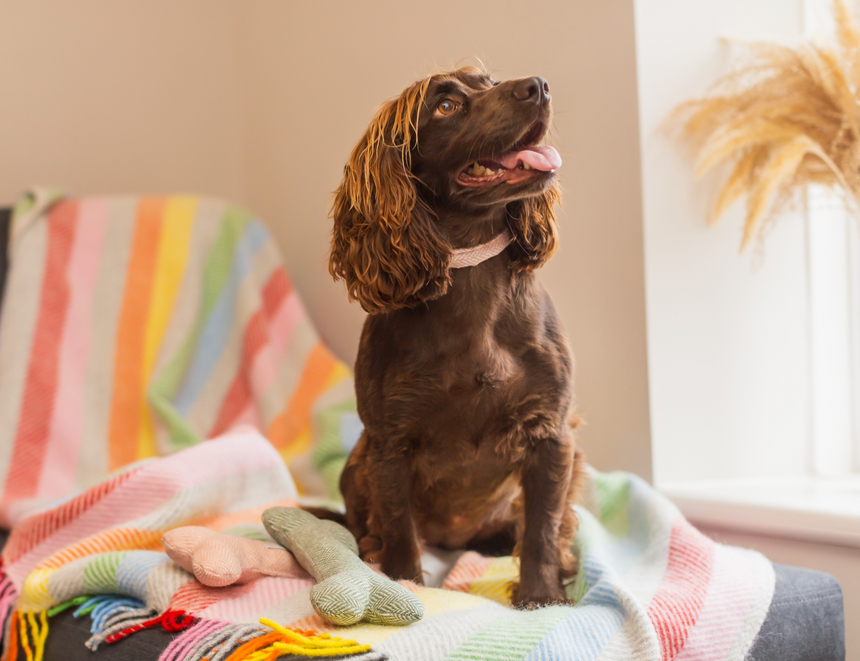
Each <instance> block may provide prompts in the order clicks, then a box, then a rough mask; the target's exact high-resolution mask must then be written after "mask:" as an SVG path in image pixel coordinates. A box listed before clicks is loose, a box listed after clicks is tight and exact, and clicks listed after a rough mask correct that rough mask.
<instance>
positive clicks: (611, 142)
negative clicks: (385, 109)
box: [242, 0, 650, 477]
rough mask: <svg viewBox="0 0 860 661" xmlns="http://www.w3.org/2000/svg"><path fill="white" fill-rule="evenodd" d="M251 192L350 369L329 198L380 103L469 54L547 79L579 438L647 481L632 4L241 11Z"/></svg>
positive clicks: (389, 0) (327, 0)
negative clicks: (581, 426)
mask: <svg viewBox="0 0 860 661" xmlns="http://www.w3.org/2000/svg"><path fill="white" fill-rule="evenodd" d="M246 7H247V8H248V12H247V15H246V22H245V24H244V26H243V39H242V41H243V43H244V44H245V46H246V48H247V51H246V53H245V55H246V60H245V64H246V67H247V69H246V73H247V75H248V81H249V96H248V99H249V103H250V107H251V108H253V121H252V122H251V124H250V126H249V134H248V144H249V154H250V155H251V156H250V159H249V163H248V170H247V172H248V178H247V181H248V193H249V199H250V201H251V203H252V205H253V206H254V208H255V209H256V210H257V211H258V212H259V213H260V214H261V215H262V216H263V217H264V218H266V219H268V220H269V222H270V223H271V224H272V226H273V227H274V230H275V233H276V234H277V236H278V238H279V240H280V243H281V245H282V247H283V249H284V252H285V254H286V256H287V263H288V265H289V266H290V268H291V271H292V273H293V276H294V278H295V280H296V282H297V285H298V287H299V289H300V290H301V291H302V292H303V293H304V294H305V299H306V301H307V304H308V307H309V308H310V311H311V314H312V315H313V317H314V318H315V319H316V321H317V322H318V324H319V326H320V328H321V330H322V332H323V334H324V335H325V337H326V339H327V340H328V341H329V342H330V343H331V344H332V346H334V347H335V349H336V350H337V351H338V352H339V353H340V354H341V355H342V356H344V357H345V358H347V359H348V360H350V361H351V360H352V359H353V357H354V355H355V351H356V346H357V342H358V334H359V330H360V326H361V323H362V320H363V315H362V312H361V310H360V308H359V307H358V306H357V305H351V306H350V305H348V304H347V301H346V296H345V294H344V290H343V289H342V287H341V286H340V285H336V284H334V283H332V282H331V281H330V279H329V278H328V276H327V275H326V270H325V267H326V252H327V242H328V234H329V230H330V221H328V220H327V218H326V211H327V206H328V201H329V195H330V193H331V191H332V190H334V188H335V187H336V186H337V184H338V182H339V179H340V176H341V173H342V171H343V165H344V163H345V162H346V159H347V156H348V155H349V152H350V150H351V149H352V147H353V145H354V144H355V142H356V141H357V140H358V138H359V137H360V136H361V133H362V131H363V130H364V129H365V128H366V126H367V124H368V122H369V120H370V118H371V116H372V114H373V111H374V109H375V108H376V106H377V105H379V104H380V103H381V102H382V101H383V100H385V99H386V98H388V97H390V96H393V95H395V94H397V93H399V92H400V90H401V89H403V88H404V87H405V86H406V85H407V84H408V83H410V82H411V81H413V80H415V79H416V78H419V77H422V76H423V75H425V74H426V73H428V72H429V71H430V70H432V69H434V68H435V67H436V66H443V67H446V66H450V65H452V64H454V63H456V62H457V61H458V60H460V59H461V58H464V57H466V56H477V57H479V58H481V60H483V62H484V63H485V64H486V65H487V66H488V67H489V68H490V69H491V70H493V71H494V75H496V76H498V77H499V78H503V79H504V78H512V77H519V76H524V75H534V74H538V75H541V76H544V77H545V78H547V80H548V81H549V83H550V85H551V88H552V94H553V102H554V105H555V110H556V120H555V130H554V138H553V141H554V142H555V144H556V146H557V147H558V148H559V151H560V152H561V154H562V157H563V158H564V165H563V166H562V168H561V177H562V183H563V185H564V189H565V200H564V211H563V212H562V214H561V216H560V225H561V235H562V244H561V250H560V251H559V253H558V255H557V256H556V257H555V258H554V259H553V260H552V262H550V264H549V266H548V267H547V268H545V269H544V270H543V271H542V273H541V278H542V279H543V281H544V283H545V284H546V286H547V288H548V289H549V290H550V293H551V294H552V296H553V298H554V300H555V303H556V305H557V307H558V308H559V311H560V313H561V315H562V317H563V319H564V322H565V324H566V326H567V328H568V331H569V334H570V337H571V342H572V344H573V348H574V351H575V353H576V356H577V383H578V385H577V392H578V396H579V401H580V407H581V410H582V413H583V415H584V417H585V419H586V420H587V422H588V426H587V427H586V428H585V430H584V431H583V438H584V443H585V446H586V450H587V452H588V454H589V457H590V459H591V461H592V462H593V463H594V464H595V465H597V466H598V467H600V468H603V469H613V468H625V469H629V470H634V471H636V472H638V473H640V474H642V475H645V476H646V477H650V436H649V421H648V399H647V390H646V389H647V375H646V363H645V351H646V349H645V305H644V285H643V263H642V259H643V258H642V229H641V227H642V218H641V211H640V207H641V201H640V192H639V152H638V144H639V142H638V129H637V102H636V69H635V50H634V43H633V3H632V0H613V1H612V2H606V1H605V0H581V1H579V2H568V1H567V0H551V1H548V2H543V3H541V4H540V5H539V11H538V5H535V4H529V3H524V2H511V1H509V0H497V1H496V2H493V3H491V4H487V3H463V2H453V1H451V0H440V1H437V2H435V3H433V5H432V7H430V6H426V5H418V4H411V3H403V2H399V1H394V0H372V1H365V2H339V1H334V0H319V1H316V2H303V3H289V2H282V1H280V0H256V1H254V2H251V3H248V4H246Z"/></svg>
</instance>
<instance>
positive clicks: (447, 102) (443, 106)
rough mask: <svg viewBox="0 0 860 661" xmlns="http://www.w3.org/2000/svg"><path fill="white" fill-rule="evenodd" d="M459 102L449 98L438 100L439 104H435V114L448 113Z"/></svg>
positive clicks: (453, 109)
mask: <svg viewBox="0 0 860 661" xmlns="http://www.w3.org/2000/svg"><path fill="white" fill-rule="evenodd" d="M459 105H460V104H458V103H455V102H454V101H452V100H451V99H444V100H443V101H440V102H439V105H438V106H436V114H437V115H450V114H451V113H453V112H454V111H455V110H457V108H458V107H459Z"/></svg>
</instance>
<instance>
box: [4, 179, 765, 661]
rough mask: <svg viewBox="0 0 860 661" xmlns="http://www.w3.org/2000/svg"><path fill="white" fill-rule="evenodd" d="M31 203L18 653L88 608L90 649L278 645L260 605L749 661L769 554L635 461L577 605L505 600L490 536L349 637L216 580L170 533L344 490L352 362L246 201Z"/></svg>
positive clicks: (290, 588) (590, 528) (281, 585)
mask: <svg viewBox="0 0 860 661" xmlns="http://www.w3.org/2000/svg"><path fill="white" fill-rule="evenodd" d="M40 205H41V207H40ZM20 207H21V208H27V207H28V205H24V204H22V205H20ZM29 207H30V208H29V210H28V212H27V216H26V218H25V217H23V216H22V217H20V218H19V217H17V216H16V221H20V222H21V223H22V224H23V223H24V222H25V221H26V231H19V232H17V233H16V236H17V239H16V241H15V242H14V244H13V249H12V250H13V252H12V254H11V271H10V278H9V280H8V282H9V283H10V286H11V287H13V290H12V291H8V292H7V296H6V299H5V302H4V314H3V316H2V319H0V338H4V339H7V338H13V339H14V338H17V339H18V341H19V342H20V344H21V349H22V351H25V356H24V357H23V358H16V357H15V353H14V352H13V351H12V350H11V349H10V348H8V345H6V346H4V345H3V344H2V343H0V357H2V358H3V359H4V360H7V361H10V369H5V370H4V369H0V393H3V394H5V395H7V397H6V398H5V400H3V401H0V409H2V410H3V411H4V412H5V414H6V415H7V416H8V417H9V420H10V424H12V425H13V428H12V429H11V430H4V429H2V428H0V434H3V433H5V434H6V438H7V439H8V440H9V444H10V445H11V447H10V448H8V449H5V450H2V451H0V474H2V475H3V479H4V485H3V491H2V498H0V519H3V520H5V521H10V522H13V523H15V525H14V527H13V530H12V534H11V536H10V539H9V541H8V543H7V545H6V546H5V548H4V550H3V553H2V570H0V627H3V630H5V631H8V632H9V635H8V636H5V637H4V638H5V643H4V644H5V645H6V646H7V648H8V646H9V645H10V644H17V641H21V642H22V644H23V643H26V645H25V647H26V649H27V650H29V652H27V654H28V658H33V659H37V658H40V655H41V654H42V652H43V650H44V641H45V639H46V637H47V636H48V635H49V629H50V622H51V618H52V617H53V615H54V614H55V613H57V612H59V611H60V610H63V609H65V608H74V609H75V613H76V614H77V615H79V616H84V615H88V616H89V617H91V619H92V627H91V629H92V637H91V638H90V639H89V640H88V641H87V643H86V644H87V646H88V647H89V648H90V649H92V650H96V649H97V648H98V647H100V646H101V645H103V644H110V643H112V642H115V641H117V640H120V639H122V638H123V637H125V636H128V635H133V634H134V633H135V632H136V631H139V630H140V629H142V628H148V627H153V626H160V627H163V628H165V629H166V630H168V631H170V632H172V633H173V634H175V636H174V638H173V640H172V642H171V644H170V645H169V647H168V648H167V649H166V650H165V651H164V653H163V654H162V655H161V661H170V660H172V661H201V660H202V659H210V660H212V661H215V660H216V659H218V660H223V659H227V658H232V659H234V661H235V660H238V659H246V658H254V659H257V658H262V657H263V656H265V653H260V654H258V653H257V650H258V649H259V648H261V647H263V646H265V645H266V644H268V643H267V641H269V642H270V641H272V640H275V639H277V637H278V636H279V635H280V634H279V633H278V631H276V630H273V628H270V627H268V626H266V625H264V624H262V623H261V622H260V619H261V618H265V619H266V620H271V622H274V623H275V624H276V625H277V626H286V627H290V628H292V629H294V630H314V631H317V632H320V633H324V634H325V633H328V634H331V635H336V636H343V637H344V638H348V639H351V640H354V641H357V642H358V643H359V644H360V645H369V646H371V651H370V652H362V653H361V654H359V655H357V656H355V657H354V658H355V659H356V661H382V659H384V658H391V659H400V658H408V659H415V660H418V661H454V660H457V661H483V660H486V661H490V660H493V661H495V660H497V659H501V660H510V661H514V660H520V659H527V660H528V661H555V660H557V659H558V660H562V659H563V660H567V659H577V660H582V661H592V660H593V661H604V660H605V661H621V660H627V659H634V660H636V661H669V660H678V661H687V660H690V661H692V660H706V661H722V660H725V661H735V660H736V661H740V660H741V659H743V658H744V657H745V655H746V653H747V651H748V650H749V649H750V647H751V645H752V642H753V640H754V639H755V636H756V634H757V633H758V631H759V629H760V627H761V625H762V623H763V622H764V619H765V616H766V614H767V610H768V608H769V606H770V602H771V599H772V595H773V587H774V575H773V568H772V565H771V564H770V562H768V561H767V559H765V558H764V557H763V556H761V555H760V554H758V553H755V552H753V551H749V550H745V549H739V548H734V547H727V546H723V545H720V544H717V543H715V542H713V541H711V540H710V539H708V538H707V537H705V536H703V535H702V534H701V533H699V532H698V531H696V530H695V529H694V528H693V527H692V526H691V525H690V524H689V523H688V522H687V521H686V520H685V519H684V518H683V516H682V515H681V514H680V513H679V512H678V510H677V509H676V508H675V507H674V506H673V505H672V504H671V503H670V502H669V501H668V500H666V499H665V498H663V497H662V496H661V495H660V494H658V493H657V492H656V491H654V490H653V489H652V488H651V487H650V486H649V485H648V484H646V483H645V482H644V481H642V480H640V479H639V478H637V477H635V476H632V475H629V474H627V473H611V474H601V473H597V472H595V471H593V470H590V469H589V471H588V476H587V481H586V486H585V491H584V494H583V497H582V500H581V503H580V504H578V505H576V513H577V517H578V519H579V523H580V527H579V533H578V535H577V537H576V541H575V547H574V551H575V553H576V555H577V557H578V558H579V561H580V567H579V571H578V573H577V575H576V577H575V579H574V580H573V581H572V582H571V583H570V584H569V585H568V586H567V596H568V598H569V599H570V601H571V603H570V604H564V605H554V606H549V607H546V608H541V609H537V610H534V611H518V610H514V609H512V608H510V603H509V600H508V596H507V595H508V589H507V588H508V586H509V584H510V582H511V581H514V580H516V579H517V574H518V567H517V563H516V562H515V561H514V560H513V559H512V558H488V557H483V556H481V555H479V554H477V553H474V552H466V553H461V554H459V555H457V556H456V557H455V558H454V560H453V561H452V562H451V566H450V567H448V568H447V570H446V571H443V572H442V577H441V578H440V579H439V583H441V586H442V587H441V589H439V588H432V587H416V586H414V585H411V584H406V585H407V587H408V588H409V589H411V590H413V591H414V592H415V593H416V594H417V596H418V597H419V599H421V601H422V603H423V604H424V608H425V617H424V619H422V620H421V621H420V622H418V623H416V624H414V625H412V626H410V627H404V628H398V627H385V626H378V625H369V624H358V625H356V626H353V627H348V628H338V629H337V630H336V631H335V628H334V627H333V626H331V625H329V624H328V623H327V622H325V621H324V620H322V619H321V618H320V616H319V615H317V614H316V613H315V612H314V610H313V608H312V606H311V603H310V599H309V591H310V588H311V587H312V586H313V581H311V580H296V579H279V578H264V579H259V580H257V581H254V582H252V583H249V584H246V585H240V586H231V587H228V588H210V587H206V586H203V585H201V584H200V583H198V582H197V581H196V580H195V579H194V577H193V576H192V575H191V574H189V573H187V572H185V571H184V570H183V569H181V568H180V567H178V566H177V565H175V564H174V563H172V562H171V561H170V560H169V559H168V558H167V556H166V555H165V554H164V553H163V549H162V547H161V543H160V540H161V535H162V534H163V533H164V532H166V531H167V530H170V529H172V528H175V527H178V526H183V525H190V524H193V525H204V526H208V527H210V528H212V529H214V530H219V531H227V532H230V533H231V534H240V535H246V536H250V537H252V538H255V539H263V540H269V539H270V538H269V537H268V536H267V533H266V532H265V529H264V528H263V526H262V524H261V522H260V516H261V513H262V512H263V510H264V509H265V508H266V507H267V506H270V505H285V504H295V503H296V502H297V500H298V499H299V498H300V497H301V496H303V495H310V496H316V497H327V498H331V499H337V498H338V497H339V496H338V491H337V483H338V477H339V474H340V471H341V470H342V468H343V466H344V462H345V460H346V457H347V455H348V454H349V452H350V450H351V449H352V447H353V446H354V445H355V443H356V442H357V440H358V438H359V436H360V434H361V432H362V427H361V422H360V420H359V419H358V415H357V413H356V406H355V398H354V389H353V384H352V378H351V374H350V372H349V370H348V369H347V368H346V366H345V365H343V363H341V362H340V361H338V360H337V359H336V358H335V357H334V356H333V355H332V353H331V352H330V351H329V350H328V348H327V347H326V346H325V345H324V344H323V343H321V342H320V340H319V337H318V335H317V334H316V332H315V330H314V328H313V326H312V324H311V323H310V321H309V319H308V318H307V315H306V313H305V310H304V307H303V305H302V303H301V300H300V298H299V296H298V294H297V292H296V291H295V289H294V288H293V286H292V284H291V282H290V279H289V276H288V275H287V272H286V270H285V269H284V267H283V265H282V263H281V260H280V258H279V256H278V253H277V251H276V249H275V247H274V244H273V242H272V241H271V239H270V237H269V235H268V233H267V232H266V230H265V229H264V227H263V225H262V224H261V223H259V222H258V221H257V220H255V219H254V218H253V217H252V216H251V215H250V214H249V213H247V212H246V211H243V210H242V209H238V208H236V207H231V206H229V205H226V204H223V203H219V202H215V201H212V200H207V199H197V198H193V197H175V198H139V199H138V198H82V199H78V200H72V199H65V198H62V196H58V195H50V194H46V193H44V192H43V193H40V194H34V195H33V196H32V200H31V204H30V205H29ZM27 287H31V288H32V289H31V290H27ZM5 306H8V307H5ZM105 311H108V312H109V314H108V313H105ZM30 338H31V339H30ZM13 404H14V406H13ZM249 422H250V423H253V425H254V427H247V426H242V425H243V424H246V423H249ZM257 429H261V430H265V432H266V435H267V437H265V438H264V437H263V436H262V435H261V434H260V432H258V431H256V430H257ZM206 439H210V440H206ZM204 440H206V442H205V443H204V442H202V441H204ZM98 457H103V461H102V462H101V463H96V465H97V466H99V467H101V469H100V470H101V473H102V474H101V475H100V477H101V481H100V482H96V483H95V484H94V486H89V484H92V478H93V477H94V476H99V473H93V472H92V471H93V470H95V469H93V468H92V467H91V465H92V464H93V458H98ZM139 460H140V461H139ZM82 465H87V466H88V470H89V473H87V472H84V471H82V470H81V466H82ZM109 470H113V472H112V473H111V474H108V471H109ZM86 475H88V476H89V479H86V480H85V479H84V476H86ZM87 483H88V484H87ZM436 562H437V566H438V562H439V560H438V558H437V560H436ZM574 604H575V605H574ZM362 649H364V648H362ZM7 651H8V650H7ZM267 658H268V657H267Z"/></svg>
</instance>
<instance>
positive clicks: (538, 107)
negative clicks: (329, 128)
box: [329, 68, 561, 313]
mask: <svg viewBox="0 0 860 661" xmlns="http://www.w3.org/2000/svg"><path fill="white" fill-rule="evenodd" d="M551 115H552V107H551V102H550V96H549V85H548V84H547V82H546V81H545V80H543V79H542V78H523V79H519V80H511V81H506V82H503V83H497V82H495V81H493V80H492V79H491V78H490V77H489V75H488V74H486V73H485V72H483V71H481V70H479V69H474V68H467V69H458V70H456V71H452V72H449V73H445V74H437V75H433V76H428V77H427V78H425V79H424V80H421V81H419V82H416V83H414V84H413V85H411V86H410V87H409V88H407V89H406V90H404V92H403V93H402V94H401V95H400V96H399V97H397V98H396V99H393V100H391V101H389V102H388V103H386V104H384V105H383V106H382V107H381V108H380V109H379V111H378V112H377V113H376V116H375V117H374V119H373V121H372V122H371V124H370V126H369V127H368V129H367V132H366V133H365V135H364V137H362V139H361V140H360V141H359V143H358V144H357V145H356V146H355V149H353V152H352V155H351V157H350V159H349V162H348V163H347V165H346V167H345V168H344V178H343V182H342V183H341V185H340V187H339V188H338V189H337V191H336V193H335V198H334V204H333V208H332V216H333V218H334V232H333V239H332V250H331V257H330V263H329V269H330V271H331V273H332V275H333V276H334V277H335V278H336V279H337V278H343V279H344V280H345V281H346V284H347V291H348V293H349V297H350V299H351V300H358V301H359V302H360V303H361V306H362V307H363V308H364V309H365V310H367V311H368V312H371V313H377V312H387V311H390V310H395V309H398V308H402V307H411V306H414V305H416V304H418V303H421V302H423V301H428V300H432V299H434V298H438V297H439V296H441V295H443V294H444V293H445V292H446V291H447V289H448V286H449V284H450V282H451V275H450V269H449V262H450V259H451V252H452V248H451V245H450V243H449V242H448V240H447V239H446V237H445V235H444V233H443V232H442V231H440V227H439V226H438V224H437V221H438V216H437V210H438V209H456V210H457V214H456V216H457V217H458V218H467V219H468V218H469V216H470V215H473V216H474V217H475V218H476V219H477V218H486V217H488V216H489V215H490V214H488V213H487V211H488V210H492V209H493V208H505V210H506V213H507V218H508V224H509V225H510V228H511V229H512V230H513V232H514V234H515V239H516V240H515V241H514V242H513V243H512V244H511V246H510V247H509V248H508V250H509V251H510V252H511V255H512V257H513V268H514V269H515V270H518V271H523V270H531V269H534V268H537V267H538V266H540V265H541V264H543V263H544V262H545V261H546V260H547V259H549V257H550V256H551V255H552V253H553V252H554V251H555V248H556V243H557V239H556V227H555V217H554V207H555V205H556V203H557V202H558V199H559V194H558V188H557V182H556V174H555V171H554V170H555V168H557V167H558V166H559V165H560V164H561V159H560V158H559V157H558V152H556V151H555V149H553V148H552V147H547V146H539V143H540V142H541V141H542V140H543V138H544V136H545V135H546V132H547V130H548V127H549V123H550V119H551ZM476 222H477V221H476Z"/></svg>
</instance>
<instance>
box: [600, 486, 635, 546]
mask: <svg viewBox="0 0 860 661" xmlns="http://www.w3.org/2000/svg"><path fill="white" fill-rule="evenodd" d="M596 481H597V499H598V502H599V504H600V523H601V524H602V525H603V527H604V528H606V529H607V530H608V531H609V532H610V533H612V534H613V535H617V536H618V537H627V536H628V534H629V532H630V520H629V518H628V516H627V509H628V508H627V503H628V500H629V498H630V478H629V477H628V476H627V474H626V473H622V472H621V471H615V472H613V473H597V476H596Z"/></svg>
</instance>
